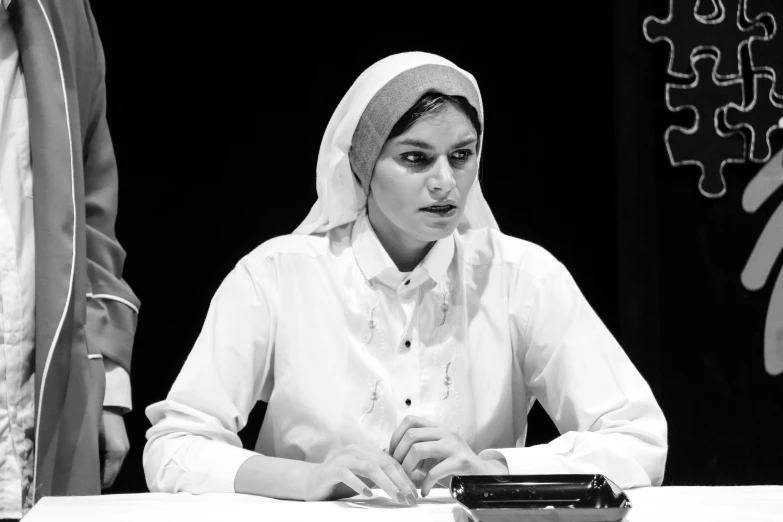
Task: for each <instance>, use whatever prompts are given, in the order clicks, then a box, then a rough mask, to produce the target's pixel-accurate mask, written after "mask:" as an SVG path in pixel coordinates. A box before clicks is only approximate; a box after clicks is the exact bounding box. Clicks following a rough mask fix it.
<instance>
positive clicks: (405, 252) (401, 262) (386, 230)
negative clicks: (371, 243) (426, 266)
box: [367, 202, 435, 272]
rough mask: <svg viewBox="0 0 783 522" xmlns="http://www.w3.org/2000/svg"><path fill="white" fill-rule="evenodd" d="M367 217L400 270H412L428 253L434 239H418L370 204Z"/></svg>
mask: <svg viewBox="0 0 783 522" xmlns="http://www.w3.org/2000/svg"><path fill="white" fill-rule="evenodd" d="M367 217H368V219H369V221H370V225H371V226H372V229H373V231H375V235H376V236H377V237H378V240H379V241H380V242H381V245H383V248H384V249H385V250H386V253H387V254H389V257H390V258H391V259H392V261H394V264H395V265H397V269H398V270H399V271H400V272H411V271H412V270H413V269H414V268H416V267H417V266H418V264H419V263H421V260H422V259H424V257H425V256H426V255H427V253H428V252H429V251H430V249H431V248H432V246H433V245H434V244H435V242H434V241H431V242H423V241H417V240H415V239H413V238H411V237H410V236H408V235H407V234H405V232H403V231H402V230H400V229H399V228H398V227H397V226H396V225H395V224H394V223H392V222H391V221H389V219H388V218H387V217H386V216H385V215H384V214H383V212H381V211H380V209H378V208H377V206H376V205H374V204H372V203H371V202H370V204H368V206H367Z"/></svg>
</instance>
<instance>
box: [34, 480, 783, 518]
mask: <svg viewBox="0 0 783 522" xmlns="http://www.w3.org/2000/svg"><path fill="white" fill-rule="evenodd" d="M374 493H375V494H376V497H375V498H373V499H369V500H362V499H358V498H355V499H349V500H344V501H339V502H290V501H283V500H274V499H269V498H262V497H252V496H248V495H239V494H227V493H212V494H208V495H190V494H187V493H178V494H176V495H169V494H165V493H140V494H134V495H104V496H96V497H47V498H44V499H43V500H41V501H40V502H39V503H38V504H37V505H36V506H35V507H34V508H33V510H32V511H31V512H30V513H29V515H28V516H27V517H25V519H24V522H55V521H56V522H77V521H78V522H107V521H111V522H131V521H132V522H171V521H173V520H183V521H187V522H216V521H217V522H235V521H245V520H248V521H251V520H252V521H267V520H273V521H276V522H277V521H293V520H308V521H309V520H319V521H332V520H333V521H338V520H339V521H341V522H342V521H352V520H356V521H359V520H362V521H365V520H372V521H376V520H377V521H380V522H383V521H422V522H423V521H433V522H435V521H438V522H451V521H453V515H452V510H453V509H454V507H455V506H456V503H455V502H454V501H453V500H452V498H451V496H450V495H449V493H448V491H447V490H445V489H436V490H433V491H432V493H431V494H430V497H429V498H427V499H422V500H420V502H419V505H418V506H417V507H412V508H411V507H402V506H399V505H398V504H397V503H396V502H391V501H390V500H389V499H388V498H387V497H385V496H384V495H383V493H382V492H380V491H377V490H376V491H374ZM626 493H627V495H628V496H629V497H630V499H631V502H632V503H633V508H631V510H630V512H629V515H628V516H627V518H626V521H627V522H664V521H665V522H678V521H683V522H685V521H687V522H693V521H701V520H704V521H709V522H768V521H769V522H772V521H775V522H783V486H742V487H663V488H643V489H634V490H629V491H627V492H626Z"/></svg>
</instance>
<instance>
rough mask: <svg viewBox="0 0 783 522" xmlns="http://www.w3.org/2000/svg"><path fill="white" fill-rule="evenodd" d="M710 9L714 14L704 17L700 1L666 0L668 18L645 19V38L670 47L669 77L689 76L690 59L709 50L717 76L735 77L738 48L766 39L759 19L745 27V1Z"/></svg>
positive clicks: (723, 0) (725, 0) (721, 1)
mask: <svg viewBox="0 0 783 522" xmlns="http://www.w3.org/2000/svg"><path fill="white" fill-rule="evenodd" d="M713 6H714V8H715V9H714V12H713V13H711V14H708V15H705V14H704V12H703V11H704V5H703V2H702V0H677V1H676V2H675V1H674V0H669V16H668V17H667V18H665V19H663V20H661V19H660V18H655V17H654V16H648V17H647V18H645V20H644V25H643V30H644V37H645V38H646V39H647V40H648V41H649V42H651V43H655V42H660V41H665V42H667V43H668V44H669V65H668V67H667V72H668V73H669V74H670V75H672V76H676V77H679V78H690V77H692V76H693V72H692V71H691V68H690V66H691V63H690V60H691V57H692V56H694V55H695V54H699V53H701V52H703V51H707V50H711V51H713V52H715V53H717V55H718V68H717V71H716V76H717V77H718V78H721V79H727V78H731V77H736V76H738V75H740V74H741V73H742V70H741V67H740V63H741V59H740V54H741V46H742V45H747V41H748V40H749V39H750V38H751V37H753V36H755V37H757V38H767V37H768V35H767V31H766V29H765V27H764V24H762V23H761V21H760V20H759V21H750V22H749V25H748V26H745V20H746V17H745V12H744V0H713ZM675 42H676V48H675Z"/></svg>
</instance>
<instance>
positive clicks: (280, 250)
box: [241, 225, 351, 266]
mask: <svg viewBox="0 0 783 522" xmlns="http://www.w3.org/2000/svg"><path fill="white" fill-rule="evenodd" d="M350 231H351V229H350V227H349V226H347V225H343V226H341V227H336V228H333V229H331V230H329V231H328V232H325V233H322V234H286V235H284V236H277V237H273V238H271V239H268V240H266V241H264V242H263V243H261V244H260V245H258V246H257V247H256V248H254V249H253V250H252V251H251V252H250V253H248V254H247V255H245V256H244V257H243V258H242V260H241V262H242V263H245V264H247V265H249V266H257V265H261V264H263V263H264V262H268V261H269V260H279V259H281V258H285V257H288V256H299V257H301V256H304V257H309V258H320V257H324V256H328V255H332V254H335V253H339V252H336V250H339V247H340V246H341V245H344V244H345V243H346V241H347V242H348V243H350Z"/></svg>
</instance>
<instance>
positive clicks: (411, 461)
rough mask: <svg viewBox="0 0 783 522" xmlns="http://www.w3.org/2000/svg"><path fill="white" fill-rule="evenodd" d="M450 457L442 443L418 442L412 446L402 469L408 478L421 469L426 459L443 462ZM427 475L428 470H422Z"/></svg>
mask: <svg viewBox="0 0 783 522" xmlns="http://www.w3.org/2000/svg"><path fill="white" fill-rule="evenodd" d="M448 456H449V453H448V452H447V451H446V448H445V447H444V445H443V443H441V442H440V441H428V442H417V443H416V444H414V445H413V446H411V449H410V451H408V453H407V454H406V455H405V459H404V460H403V461H402V469H403V472H404V473H405V475H406V476H411V475H412V474H413V472H414V471H415V470H416V469H417V468H419V463H421V462H422V461H424V460H426V459H437V460H442V459H445V458H447V457H448ZM422 471H423V472H424V473H427V471H428V470H422Z"/></svg>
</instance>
